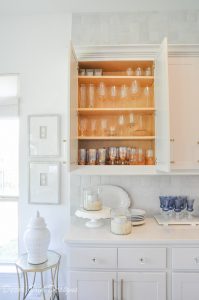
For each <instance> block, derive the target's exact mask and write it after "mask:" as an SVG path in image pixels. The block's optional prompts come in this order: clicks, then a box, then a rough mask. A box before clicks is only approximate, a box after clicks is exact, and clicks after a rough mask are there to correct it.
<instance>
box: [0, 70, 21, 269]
mask: <svg viewBox="0 0 199 300" xmlns="http://www.w3.org/2000/svg"><path fill="white" fill-rule="evenodd" d="M18 142H19V120H18V76H16V75H0V262H1V263H8V262H13V261H14V260H15V259H16V257H17V253H18V196H19V188H18V156H19V155H18Z"/></svg>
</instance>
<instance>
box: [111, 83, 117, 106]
mask: <svg viewBox="0 0 199 300" xmlns="http://www.w3.org/2000/svg"><path fill="white" fill-rule="evenodd" d="M117 96H118V89H117V87H116V86H115V85H113V86H111V87H110V97H111V100H112V101H113V104H111V105H113V106H115V104H116V102H114V101H115V100H116V97H117Z"/></svg>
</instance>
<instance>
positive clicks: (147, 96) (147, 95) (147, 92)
mask: <svg viewBox="0 0 199 300" xmlns="http://www.w3.org/2000/svg"><path fill="white" fill-rule="evenodd" d="M144 97H145V99H146V107H149V104H150V88H149V87H148V86H145V88H144Z"/></svg>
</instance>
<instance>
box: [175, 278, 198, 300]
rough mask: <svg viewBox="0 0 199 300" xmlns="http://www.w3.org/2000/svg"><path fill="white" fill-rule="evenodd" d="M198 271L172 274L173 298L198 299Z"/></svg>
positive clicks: (183, 299)
mask: <svg viewBox="0 0 199 300" xmlns="http://www.w3.org/2000/svg"><path fill="white" fill-rule="evenodd" d="M198 283H199V274H198V273H174V274H173V275H172V300H187V299H188V300H198V298H199V284H198Z"/></svg>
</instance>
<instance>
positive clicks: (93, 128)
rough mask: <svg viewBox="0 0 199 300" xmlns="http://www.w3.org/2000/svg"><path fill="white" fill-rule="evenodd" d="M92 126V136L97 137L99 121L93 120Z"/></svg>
mask: <svg viewBox="0 0 199 300" xmlns="http://www.w3.org/2000/svg"><path fill="white" fill-rule="evenodd" d="M90 125H91V128H90V130H91V135H92V136H95V135H96V133H97V121H96V120H95V119H92V120H91V123H90Z"/></svg>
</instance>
